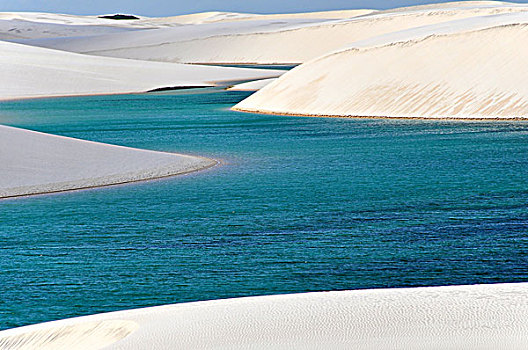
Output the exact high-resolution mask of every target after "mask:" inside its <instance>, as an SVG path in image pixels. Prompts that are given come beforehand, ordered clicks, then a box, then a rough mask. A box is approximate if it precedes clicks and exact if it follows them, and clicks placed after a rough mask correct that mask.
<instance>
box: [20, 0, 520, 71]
mask: <svg viewBox="0 0 528 350" xmlns="http://www.w3.org/2000/svg"><path fill="white" fill-rule="evenodd" d="M521 11H528V6H527V5H522V4H509V3H502V2H489V1H485V2H479V1H468V2H465V3H448V4H441V5H429V6H418V7H416V8H413V7H410V8H406V9H403V10H391V11H380V12H374V13H371V14H367V15H360V16H357V17H352V18H345V19H330V20H329V19H321V18H319V19H318V18H310V17H309V16H308V15H307V16H306V17H297V18H287V19H283V20H280V21H279V20H274V19H271V18H267V19H266V18H263V19H261V20H254V19H251V20H244V21H231V22H217V23H207V24H203V25H193V26H180V27H174V28H168V29H157V30H150V31H141V32H134V33H130V32H123V33H116V34H108V35H101V36H93V37H86V38H79V39H75V40H72V39H67V38H66V39H64V38H63V39H61V38H58V39H52V40H32V41H28V42H27V43H29V44H31V45H36V46H42V47H49V48H55V49H60V50H65V51H71V52H79V53H87V54H91V55H100V56H111V57H121V58H134V59H142V60H152V61H166V62H180V63H260V64H273V63H292V62H297V63H301V62H306V61H308V60H310V59H313V58H316V57H318V56H321V55H324V54H326V53H328V52H331V51H334V50H337V49H340V48H342V47H345V46H347V45H349V44H351V43H353V42H355V41H358V40H363V39H367V38H370V37H373V36H376V35H382V34H386V33H391V32H394V31H399V30H404V29H408V28H413V27H417V26H424V25H431V24H435V23H442V22H447V21H452V20H457V19H463V18H470V17H475V16H485V15H495V14H502V13H512V12H521Z"/></svg>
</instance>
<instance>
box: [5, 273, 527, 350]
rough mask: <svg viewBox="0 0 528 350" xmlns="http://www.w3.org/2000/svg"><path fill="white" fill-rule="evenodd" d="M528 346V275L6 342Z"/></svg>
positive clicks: (222, 305)
mask: <svg viewBox="0 0 528 350" xmlns="http://www.w3.org/2000/svg"><path fill="white" fill-rule="evenodd" d="M96 341H104V343H105V344H104V346H107V347H105V348H107V349H147V348H149V349H174V348H181V349H247V348H251V349H329V348H332V349H387V350H388V349H391V350H393V349H461V348H463V349H475V350H476V349H490V350H491V349H499V348H501V349H506V348H507V349H526V348H527V347H528V283H514V284H495V285H470V286H448V287H421V288H400V289H372V290H356V291H341V292H315V293H304V294H290V295H273V296H261V297H245V298H236V299H224V300H213V301H203V302H193V303H183V304H174V305H165V306H158V307H150V308H144V309H135V310H126V311H117V312H111V313H106V314H98V315H91V316H83V317H78V318H72V319H66V320H60V321H53V322H48V323H42V324H37V325H32V326H26V327H21V328H14V329H10V330H5V331H2V332H0V348H1V347H6V348H10V346H12V345H14V344H16V345H17V346H14V347H13V348H18V347H24V346H26V347H32V348H57V346H56V345H59V344H60V345H61V346H62V347H64V348H65V349H66V348H68V346H73V345H74V346H75V348H76V349H97V348H102V347H103V346H96V345H97V344H96V343H95V342H96Z"/></svg>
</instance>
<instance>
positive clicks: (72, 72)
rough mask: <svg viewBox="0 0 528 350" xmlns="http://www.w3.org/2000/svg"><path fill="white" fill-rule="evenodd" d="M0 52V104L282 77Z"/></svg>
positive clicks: (25, 49) (15, 48)
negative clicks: (40, 98) (23, 99)
mask: <svg viewBox="0 0 528 350" xmlns="http://www.w3.org/2000/svg"><path fill="white" fill-rule="evenodd" d="M0 52H2V55H0V82H1V84H0V100H2V99H4V100H5V99H13V98H27V97H42V96H71V95H87V94H109V93H130V92H143V91H148V90H153V89H157V88H163V87H178V86H211V85H214V84H215V82H220V81H233V80H254V79H262V78H269V77H277V76H279V75H281V74H283V73H284V71H280V70H265V69H262V70H260V69H242V68H229V67H210V66H198V65H182V64H174V63H160V62H144V61H136V60H126V59H116V58H109V57H96V56H87V55H80V54H75V53H69V52H64V51H57V50H50V49H44V48H38V47H31V46H27V45H21V44H15V43H8V42H1V41H0Z"/></svg>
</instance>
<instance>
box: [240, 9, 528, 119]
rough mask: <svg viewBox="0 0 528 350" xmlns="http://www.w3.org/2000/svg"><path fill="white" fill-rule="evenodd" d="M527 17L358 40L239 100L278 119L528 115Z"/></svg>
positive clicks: (527, 14)
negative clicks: (296, 116) (290, 116)
mask: <svg viewBox="0 0 528 350" xmlns="http://www.w3.org/2000/svg"><path fill="white" fill-rule="evenodd" d="M526 62H528V12H524V13H516V14H504V15H497V16H488V17H477V18H472V19H466V20H460V21H455V22H450V23H446V24H441V25H435V26H430V27H423V28H416V29H413V30H408V31H404V32H400V33H392V34H390V35H385V36H382V37H377V38H372V39H369V40H365V41H361V42H357V43H356V44H355V45H353V46H352V47H351V48H350V49H346V50H343V51H339V52H335V53H332V54H329V55H326V56H323V57H321V58H318V59H315V60H313V61H311V62H308V63H306V64H304V65H301V66H299V67H297V68H295V69H294V70H292V71H291V72H288V73H287V74H286V75H284V76H283V77H282V78H280V79H278V80H277V81H276V82H274V83H272V84H270V85H268V86H266V87H265V88H263V89H262V90H260V91H259V92H257V93H256V94H254V95H252V96H250V97H249V98H247V99H246V100H244V101H242V102H240V103H239V104H238V105H236V106H235V107H234V109H236V110H243V111H259V112H264V113H277V114H299V115H321V116H359V117H371V116H374V117H405V118H474V119H481V118H528V84H526V81H527V79H528V71H527V70H526Z"/></svg>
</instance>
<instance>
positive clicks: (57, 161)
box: [0, 126, 216, 198]
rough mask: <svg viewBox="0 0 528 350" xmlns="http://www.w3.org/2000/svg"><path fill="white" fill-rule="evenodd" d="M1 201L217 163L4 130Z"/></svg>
mask: <svg viewBox="0 0 528 350" xmlns="http://www.w3.org/2000/svg"><path fill="white" fill-rule="evenodd" d="M0 164H2V166H1V167H0V198H6V197H16V196H23V195H30V194H40V193H51V192H59V191H66V190H75V189H82V188H91V187H97V186H106V185H113V184H120V183H127V182H132V181H140V180H148V179H154V178H161V177H166V176H171V175H177V174H183V173H189V172H192V171H196V170H200V169H203V168H207V167H210V166H213V165H214V164H216V162H215V161H213V160H210V159H206V158H201V157H193V156H186V155H181V154H173V153H164V152H154V151H146V150H139V149H134V148H127V147H120V146H112V145H107V144H102V143H96V142H90V141H83V140H77V139H72V138H67V137H62V136H54V135H48V134H43V133H38V132H34V131H28V130H23V129H17V128H11V127H7V126H0Z"/></svg>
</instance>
